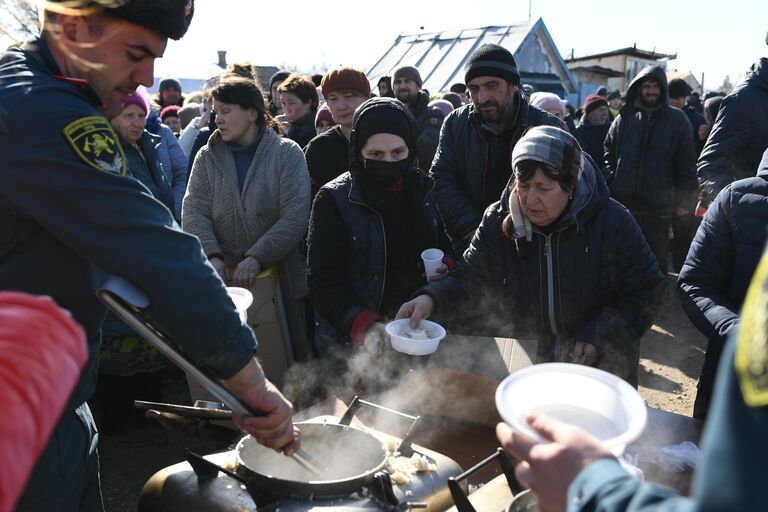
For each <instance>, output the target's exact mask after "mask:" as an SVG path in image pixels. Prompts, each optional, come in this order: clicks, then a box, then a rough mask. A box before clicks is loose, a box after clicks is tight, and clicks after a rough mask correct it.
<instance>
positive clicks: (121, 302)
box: [96, 276, 329, 479]
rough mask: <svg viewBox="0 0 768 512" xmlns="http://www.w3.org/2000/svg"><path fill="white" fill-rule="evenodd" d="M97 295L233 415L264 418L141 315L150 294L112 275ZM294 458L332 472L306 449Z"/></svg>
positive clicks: (319, 472)
mask: <svg viewBox="0 0 768 512" xmlns="http://www.w3.org/2000/svg"><path fill="white" fill-rule="evenodd" d="M96 295H97V296H98V298H99V300H101V301H102V302H103V303H104V304H105V305H106V306H107V307H108V308H109V309H110V310H111V311H112V312H114V313H115V314H116V315H117V316H118V317H120V319H121V320H122V321H124V322H125V323H126V324H128V326H129V327H130V328H131V329H133V330H134V331H135V332H136V333H138V334H139V336H141V337H142V338H144V339H145V340H147V341H148V342H149V343H150V344H151V345H152V346H153V347H155V348H156V349H157V350H158V351H159V352H160V353H161V354H163V355H164V356H165V357H167V358H168V359H170V360H171V361H172V362H173V363H174V364H176V365H177V366H178V367H179V368H181V369H182V370H184V372H186V374H187V375H189V376H190V377H192V378H193V379H194V380H195V381H197V382H198V384H200V385H201V386H202V387H203V388H205V389H206V390H207V391H208V392H209V393H211V394H212V395H213V396H215V397H216V399H217V400H219V401H220V402H221V403H223V404H224V405H226V406H227V407H228V408H229V409H230V410H231V411H232V413H234V414H236V415H238V416H240V417H243V418H245V417H248V416H260V415H259V414H257V413H254V412H253V411H251V410H250V409H249V408H248V407H247V406H246V405H245V404H244V403H243V402H241V401H240V400H239V399H238V398H237V397H236V396H235V395H233V394H232V393H231V392H230V391H229V390H228V389H227V388H226V387H224V385H223V384H222V383H221V382H219V381H218V380H217V379H214V378H213V377H211V376H209V375H208V374H207V373H206V372H205V371H203V370H201V369H200V368H198V367H197V366H195V365H194V364H192V362H191V361H190V360H189V359H187V357H186V356H185V355H184V354H182V353H181V352H180V351H179V349H177V348H176V346H175V345H174V344H173V343H172V342H171V341H170V340H169V339H168V338H167V337H166V336H165V335H164V334H163V333H162V332H160V331H159V330H158V329H156V328H155V327H154V326H153V325H152V324H151V323H150V322H149V321H148V320H147V319H146V318H144V317H142V316H141V310H142V309H145V308H146V307H147V306H149V298H148V297H147V295H146V294H145V293H144V292H143V291H142V290H140V289H139V288H137V287H136V286H134V285H133V284H131V283H129V282H128V281H126V280H125V279H123V278H121V277H118V276H109V277H108V278H107V279H106V281H104V284H103V285H102V287H101V288H100V289H99V290H97V292H96ZM290 459H291V460H293V461H294V462H296V463H297V464H299V465H300V466H301V467H303V468H304V469H306V470H307V471H309V472H310V473H312V474H313V475H315V476H317V477H319V478H323V479H327V478H328V476H329V475H328V469H327V468H326V467H325V466H323V464H321V463H320V462H318V461H317V460H316V459H315V458H314V457H312V456H311V455H309V454H308V453H307V452H305V451H304V450H303V449H299V450H298V451H297V452H296V453H294V454H293V455H290Z"/></svg>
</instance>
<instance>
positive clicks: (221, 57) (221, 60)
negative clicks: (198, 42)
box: [216, 50, 227, 69]
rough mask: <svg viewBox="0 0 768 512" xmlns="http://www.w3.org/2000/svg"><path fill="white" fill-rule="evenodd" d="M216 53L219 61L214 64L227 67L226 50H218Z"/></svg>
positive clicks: (222, 67) (223, 67)
mask: <svg viewBox="0 0 768 512" xmlns="http://www.w3.org/2000/svg"><path fill="white" fill-rule="evenodd" d="M216 53H218V54H219V62H217V63H216V65H217V66H219V67H220V68H221V69H226V67H227V50H219V51H218V52H216Z"/></svg>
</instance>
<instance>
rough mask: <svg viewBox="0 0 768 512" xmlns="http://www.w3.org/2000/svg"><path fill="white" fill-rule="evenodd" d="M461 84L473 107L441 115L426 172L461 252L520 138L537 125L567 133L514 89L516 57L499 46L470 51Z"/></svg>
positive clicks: (500, 184) (500, 185) (505, 176)
mask: <svg viewBox="0 0 768 512" xmlns="http://www.w3.org/2000/svg"><path fill="white" fill-rule="evenodd" d="M464 81H465V82H466V84H467V88H468V89H469V94H470V97H471V99H472V103H471V104H469V105H465V106H463V107H461V108H459V109H457V110H454V111H453V112H451V113H450V114H449V115H448V117H446V119H445V122H444V123H443V128H442V131H441V132H440V142H439V144H438V147H437V154H436V155H435V159H434V161H433V163H432V168H431V169H430V174H431V175H432V177H433V178H434V180H435V194H436V196H437V205H438V208H439V209H440V215H441V216H442V217H443V221H444V222H445V226H446V229H447V230H448V235H449V236H450V237H451V240H452V241H453V244H454V246H455V248H456V249H457V250H460V251H463V250H464V249H466V247H467V245H468V244H469V241H470V240H471V239H472V235H474V233H475V230H476V229H477V227H478V226H479V225H480V220H481V219H482V218H483V212H484V211H485V209H486V208H488V206H490V205H491V204H493V203H495V202H497V201H498V200H499V198H500V197H501V193H502V191H503V190H504V187H506V185H507V182H508V181H509V178H510V176H511V175H512V166H511V163H510V158H511V154H512V149H513V148H514V146H515V144H516V143H517V141H518V140H519V139H520V137H521V136H522V135H523V134H524V133H525V132H526V131H527V130H528V129H529V128H531V127H534V126H539V125H551V126H557V127H558V128H562V129H563V130H565V129H566V127H565V124H563V122H562V121H561V120H560V119H558V118H557V117H555V116H553V115H552V114H549V113H547V112H544V111H543V110H540V109H538V108H536V107H533V106H531V105H529V104H528V102H527V101H526V100H525V98H524V97H523V95H522V93H521V91H520V89H519V87H520V73H519V72H518V70H517V64H516V63H515V58H514V57H513V56H512V54H511V53H510V52H509V50H507V49H506V48H504V47H502V46H499V45H495V44H484V45H483V46H481V47H480V48H478V49H477V50H475V51H474V52H473V53H472V55H471V56H470V57H469V59H468V60H467V63H466V64H465V66H464Z"/></svg>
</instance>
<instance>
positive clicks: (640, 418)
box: [496, 363, 647, 456]
mask: <svg viewBox="0 0 768 512" xmlns="http://www.w3.org/2000/svg"><path fill="white" fill-rule="evenodd" d="M496 408H497V409H498V411H499V414H500V415H501V417H502V418H503V419H504V421H505V422H507V423H508V424H509V425H510V426H511V427H512V428H513V429H515V430H516V431H518V432H520V433H522V434H524V435H525V436H528V437H530V438H531V439H535V440H539V441H542V440H543V439H542V438H541V436H539V435H538V434H537V433H536V432H534V431H533V429H531V427H530V426H529V425H528V423H527V422H526V421H525V414H526V413H528V412H541V413H543V414H547V415H549V416H552V417H554V418H557V419H559V420H561V421H565V422H566V423H570V424H572V425H576V426H578V427H581V428H582V429H584V430H586V431H587V432H589V433H590V434H592V435H593V436H595V437H596V438H598V439H600V440H601V441H602V442H603V444H605V446H606V447H608V448H609V449H610V450H611V451H612V452H613V453H614V454H616V455H617V456H618V455H621V453H622V452H623V451H624V448H625V447H626V446H627V445H628V444H629V443H631V442H632V441H634V440H635V439H637V438H638V437H639V436H640V434H641V433H642V432H643V430H644V429H645V423H646V421H647V411H646V407H645V402H644V401H643V399H642V397H641V396H640V393H638V392H637V390H636V389H635V388H633V387H632V386H630V385H629V384H628V383H627V382H625V381H624V380H622V379H620V378H618V377H616V376H615V375H612V374H610V373H608V372H605V371H603V370H598V369H596V368H591V367H589V366H582V365H577V364H567V363H545V364H538V365H534V366H531V367H529V368H525V369H523V370H519V371H516V372H514V373H513V374H511V375H510V376H509V377H507V378H506V379H504V380H503V381H502V383H501V384H500V385H499V387H498V388H497V389H496Z"/></svg>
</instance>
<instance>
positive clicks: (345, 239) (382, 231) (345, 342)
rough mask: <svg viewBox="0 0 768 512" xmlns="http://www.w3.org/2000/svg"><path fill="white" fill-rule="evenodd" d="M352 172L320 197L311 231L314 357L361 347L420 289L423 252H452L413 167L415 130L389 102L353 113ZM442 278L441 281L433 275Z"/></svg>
mask: <svg viewBox="0 0 768 512" xmlns="http://www.w3.org/2000/svg"><path fill="white" fill-rule="evenodd" d="M349 146H350V171H349V172H348V173H345V174H342V175H341V176H339V177H338V178H337V179H335V180H334V181H332V182H330V183H328V184H327V185H325V186H324V187H322V188H321V189H320V191H319V192H318V194H317V196H316V197H315V201H314V204H313V207H312V216H311V218H310V223H309V239H308V243H309V253H308V285H309V296H310V299H311V300H312V303H313V304H314V307H315V310H316V313H317V329H316V333H315V349H316V351H317V353H318V355H321V356H324V355H330V354H333V353H337V354H338V352H337V351H338V350H342V349H343V347H347V348H348V347H351V346H353V345H359V344H361V343H362V342H363V341H364V338H365V333H366V332H367V331H368V330H369V329H370V328H371V327H372V326H373V325H374V324H375V323H376V322H379V321H383V320H384V319H385V318H393V317H394V315H395V313H396V312H397V309H398V307H399V305H400V304H401V303H402V301H403V300H407V299H408V298H410V297H411V295H412V294H413V293H414V292H415V291H416V290H418V289H419V288H421V287H422V286H423V285H424V283H425V278H424V269H423V266H422V263H421V252H422V251H423V250H424V249H429V248H439V249H442V250H443V252H444V253H445V254H446V255H449V258H448V259H446V260H444V263H446V264H445V265H444V266H443V268H442V269H441V271H442V272H441V274H444V273H446V272H447V271H448V266H449V264H450V262H451V261H452V260H451V259H450V255H451V254H452V249H451V247H450V242H449V241H448V237H447V236H446V234H445V231H444V229H443V224H442V222H441V220H440V217H439V215H438V212H437V207H436V204H435V201H434V196H433V192H432V189H433V187H434V183H433V181H432V179H431V178H429V177H428V176H426V175H425V174H424V173H422V172H421V171H420V170H419V169H418V168H417V167H416V166H415V165H414V159H415V157H416V147H415V146H416V122H415V120H414V119H413V115H412V114H411V113H410V112H409V110H408V108H407V107H405V106H404V105H403V104H402V103H400V102H399V101H397V100H394V99H391V98H373V99H370V100H368V101H366V102H365V103H363V104H362V105H360V107H358V109H357V111H356V112H355V115H354V120H353V127H352V134H351V137H350V142H349ZM439 277H442V276H439Z"/></svg>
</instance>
